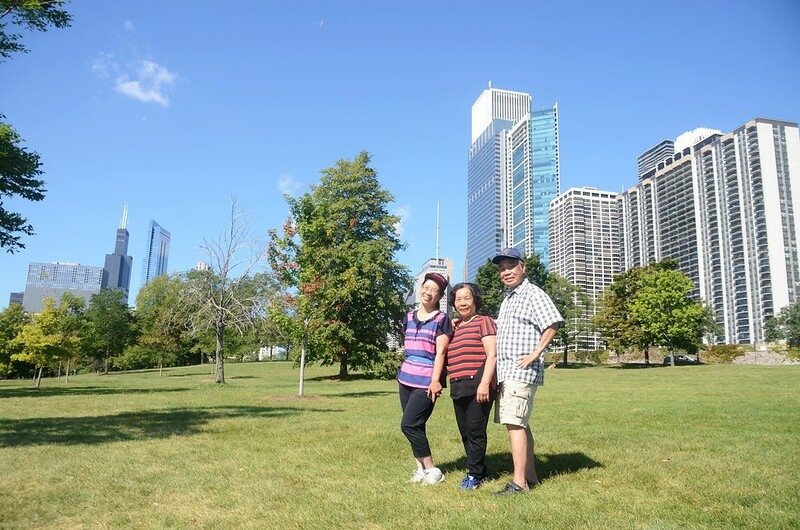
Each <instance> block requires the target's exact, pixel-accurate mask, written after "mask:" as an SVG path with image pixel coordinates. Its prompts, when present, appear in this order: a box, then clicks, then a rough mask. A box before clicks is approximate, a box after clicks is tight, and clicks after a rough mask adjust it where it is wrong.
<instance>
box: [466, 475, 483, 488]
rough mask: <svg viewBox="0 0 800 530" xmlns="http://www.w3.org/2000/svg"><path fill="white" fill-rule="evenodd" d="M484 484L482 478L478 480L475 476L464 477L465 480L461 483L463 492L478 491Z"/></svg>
mask: <svg viewBox="0 0 800 530" xmlns="http://www.w3.org/2000/svg"><path fill="white" fill-rule="evenodd" d="M481 482H483V479H482V478H478V477H476V476H473V475H467V476H466V477H464V480H462V481H461V489H462V490H476V489H478V487H479V486H480V485H481Z"/></svg>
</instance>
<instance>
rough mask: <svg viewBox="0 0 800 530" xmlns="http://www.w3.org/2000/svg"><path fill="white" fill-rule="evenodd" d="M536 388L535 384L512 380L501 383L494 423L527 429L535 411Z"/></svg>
mask: <svg viewBox="0 0 800 530" xmlns="http://www.w3.org/2000/svg"><path fill="white" fill-rule="evenodd" d="M536 388H537V387H536V386H535V385H533V384H528V383H521V382H519V381H514V380H511V379H506V380H505V381H503V382H502V383H500V388H499V389H498V393H497V403H496V404H495V407H494V422H495V423H502V424H503V425H518V426H520V427H527V426H528V422H529V421H530V418H531V412H532V411H533V396H535V395H536Z"/></svg>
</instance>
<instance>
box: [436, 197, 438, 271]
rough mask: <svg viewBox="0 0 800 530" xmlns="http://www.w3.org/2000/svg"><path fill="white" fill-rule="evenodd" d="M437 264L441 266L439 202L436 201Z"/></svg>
mask: <svg viewBox="0 0 800 530" xmlns="http://www.w3.org/2000/svg"><path fill="white" fill-rule="evenodd" d="M436 264H437V265H438V264H439V201H436Z"/></svg>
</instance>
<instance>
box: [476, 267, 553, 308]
mask: <svg viewBox="0 0 800 530" xmlns="http://www.w3.org/2000/svg"><path fill="white" fill-rule="evenodd" d="M549 274H550V273H549V272H547V268H546V267H545V266H544V264H543V263H542V261H541V259H540V258H539V255H538V254H532V255H530V256H528V257H526V258H525V277H526V278H528V281H530V282H531V283H534V284H536V285H538V286H539V287H541V288H542V289H544V290H545V291H546V290H547V280H548V278H549ZM474 281H475V285H477V286H478V287H480V289H481V293H482V294H483V307H482V308H481V311H480V313H481V314H483V315H489V316H492V317H495V318H497V314H498V313H499V312H500V304H501V303H503V299H504V298H505V296H506V295H505V290H504V288H503V282H501V281H500V274H499V269H498V268H497V265H495V264H494V263H492V262H491V260H486V263H484V264H483V265H481V266H480V267H479V268H478V272H477V273H476V274H475V280H474Z"/></svg>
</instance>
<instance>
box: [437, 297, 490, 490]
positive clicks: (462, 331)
mask: <svg viewBox="0 0 800 530" xmlns="http://www.w3.org/2000/svg"><path fill="white" fill-rule="evenodd" d="M450 304H451V305H453V306H454V307H455V309H456V312H457V313H458V318H457V319H456V320H454V321H453V327H454V328H455V332H454V334H453V340H452V341H451V342H450V347H449V349H448V352H447V370H448V373H449V375H450V397H451V398H453V407H454V409H455V413H456V423H457V424H458V430H459V432H460V433H461V442H462V443H463V444H464V450H465V451H466V453H467V476H466V477H464V480H462V481H461V489H465V490H474V489H476V488H478V487H479V486H480V485H481V482H483V480H484V479H485V478H486V463H485V459H486V424H487V423H488V421H489V413H490V412H491V410H492V401H493V400H494V395H495V387H496V383H495V357H496V340H495V334H496V333H497V326H496V324H495V322H494V320H493V319H492V317H489V316H485V315H479V314H478V309H480V308H481V306H482V305H483V300H482V299H481V292H480V289H479V288H478V286H477V285H475V284H472V283H459V284H458V285H456V286H455V287H453V291H452V293H451V294H450Z"/></svg>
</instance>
